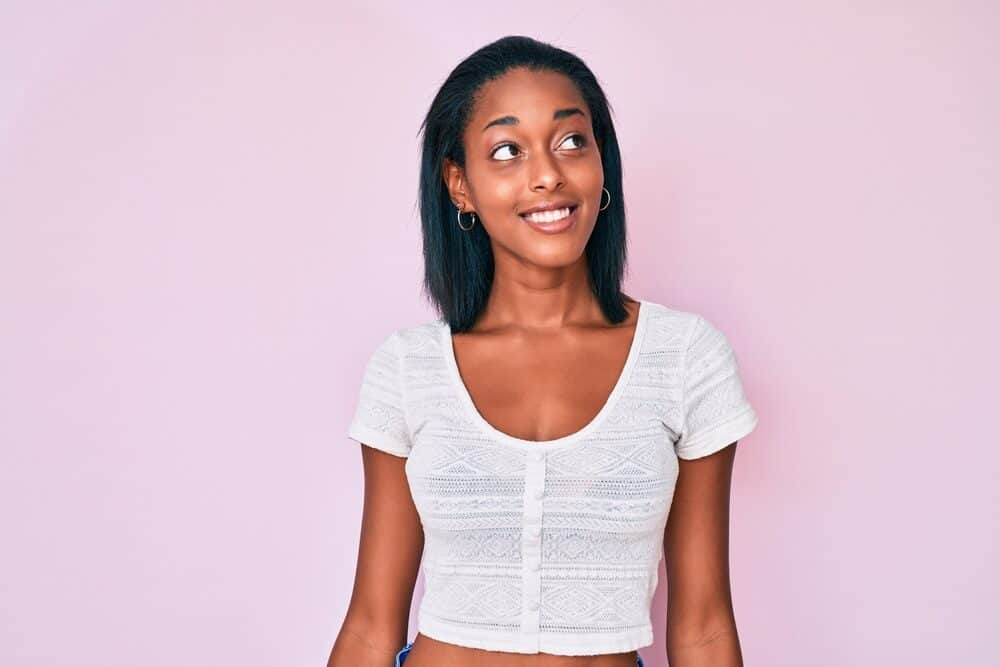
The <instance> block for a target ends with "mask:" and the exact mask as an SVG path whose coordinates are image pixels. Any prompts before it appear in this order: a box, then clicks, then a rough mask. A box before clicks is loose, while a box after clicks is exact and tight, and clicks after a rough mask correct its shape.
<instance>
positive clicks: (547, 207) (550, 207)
mask: <svg viewBox="0 0 1000 667" xmlns="http://www.w3.org/2000/svg"><path fill="white" fill-rule="evenodd" d="M577 204H578V202H575V201H573V200H571V199H551V200H549V201H543V202H541V203H539V204H538V206H532V207H531V208H526V209H524V210H523V211H519V212H518V215H522V216H523V215H525V214H526V213H538V212H539V211H556V210H559V209H561V208H572V207H574V206H576V205H577Z"/></svg>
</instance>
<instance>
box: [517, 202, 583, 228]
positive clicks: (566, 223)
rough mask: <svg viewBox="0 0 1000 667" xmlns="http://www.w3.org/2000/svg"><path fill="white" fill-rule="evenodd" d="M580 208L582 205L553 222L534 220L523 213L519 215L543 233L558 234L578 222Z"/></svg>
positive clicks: (530, 225)
mask: <svg viewBox="0 0 1000 667" xmlns="http://www.w3.org/2000/svg"><path fill="white" fill-rule="evenodd" d="M579 210H580V207H579V206H577V207H576V208H574V209H573V210H572V211H571V212H570V214H569V215H567V216H566V217H565V218H561V219H559V220H555V221H553V222H535V221H534V220H530V219H528V218H526V217H524V216H523V215H522V216H519V217H520V218H521V220H524V221H525V222H526V223H528V226H529V227H531V228H532V229H536V230H538V231H540V232H542V233H543V234H558V233H559V232H564V231H566V230H567V229H569V228H570V227H572V226H573V225H575V224H576V214H577V211H579Z"/></svg>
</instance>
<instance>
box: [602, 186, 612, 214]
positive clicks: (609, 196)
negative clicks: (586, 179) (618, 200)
mask: <svg viewBox="0 0 1000 667" xmlns="http://www.w3.org/2000/svg"><path fill="white" fill-rule="evenodd" d="M601 189H602V190H604V191H605V192H607V193H608V203H607V204H605V205H604V206H602V207H601V210H602V211H603V210H604V209H606V208H607V207H609V206H611V193H610V192H608V189H607V188H601ZM601 199H604V197H601Z"/></svg>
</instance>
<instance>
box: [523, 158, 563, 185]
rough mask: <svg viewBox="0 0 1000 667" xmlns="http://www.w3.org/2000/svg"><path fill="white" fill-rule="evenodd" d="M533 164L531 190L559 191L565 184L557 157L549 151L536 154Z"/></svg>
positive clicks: (530, 176)
mask: <svg viewBox="0 0 1000 667" xmlns="http://www.w3.org/2000/svg"><path fill="white" fill-rule="evenodd" d="M530 162H531V172H530V175H529V178H530V179H531V189H532V190H534V191H538V190H552V191H555V190H558V189H559V188H561V187H562V186H563V184H564V181H563V174H562V171H561V170H560V169H559V164H558V163H557V162H556V159H555V157H554V156H553V155H552V154H550V153H548V152H547V151H542V152H539V153H536V154H535V155H534V156H533V159H532V160H530Z"/></svg>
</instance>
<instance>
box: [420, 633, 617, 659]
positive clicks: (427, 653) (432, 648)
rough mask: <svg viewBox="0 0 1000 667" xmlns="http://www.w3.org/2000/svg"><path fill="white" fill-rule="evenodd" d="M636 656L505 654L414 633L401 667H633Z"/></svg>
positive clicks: (613, 654) (615, 654) (614, 654)
mask: <svg viewBox="0 0 1000 667" xmlns="http://www.w3.org/2000/svg"><path fill="white" fill-rule="evenodd" d="M635 664H636V652H635V651H628V652H626V653H608V654H606V655H552V654H550V653H509V652H504V651H486V650H483V649H478V648H469V647H467V646H457V645H455V644H450V643H448V642H442V641H438V640H437V639H433V638H431V637H428V636H426V635H422V634H420V633H417V636H416V639H414V640H413V646H412V647H411V648H410V652H409V654H408V655H407V656H406V662H405V663H404V664H403V667H635Z"/></svg>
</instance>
